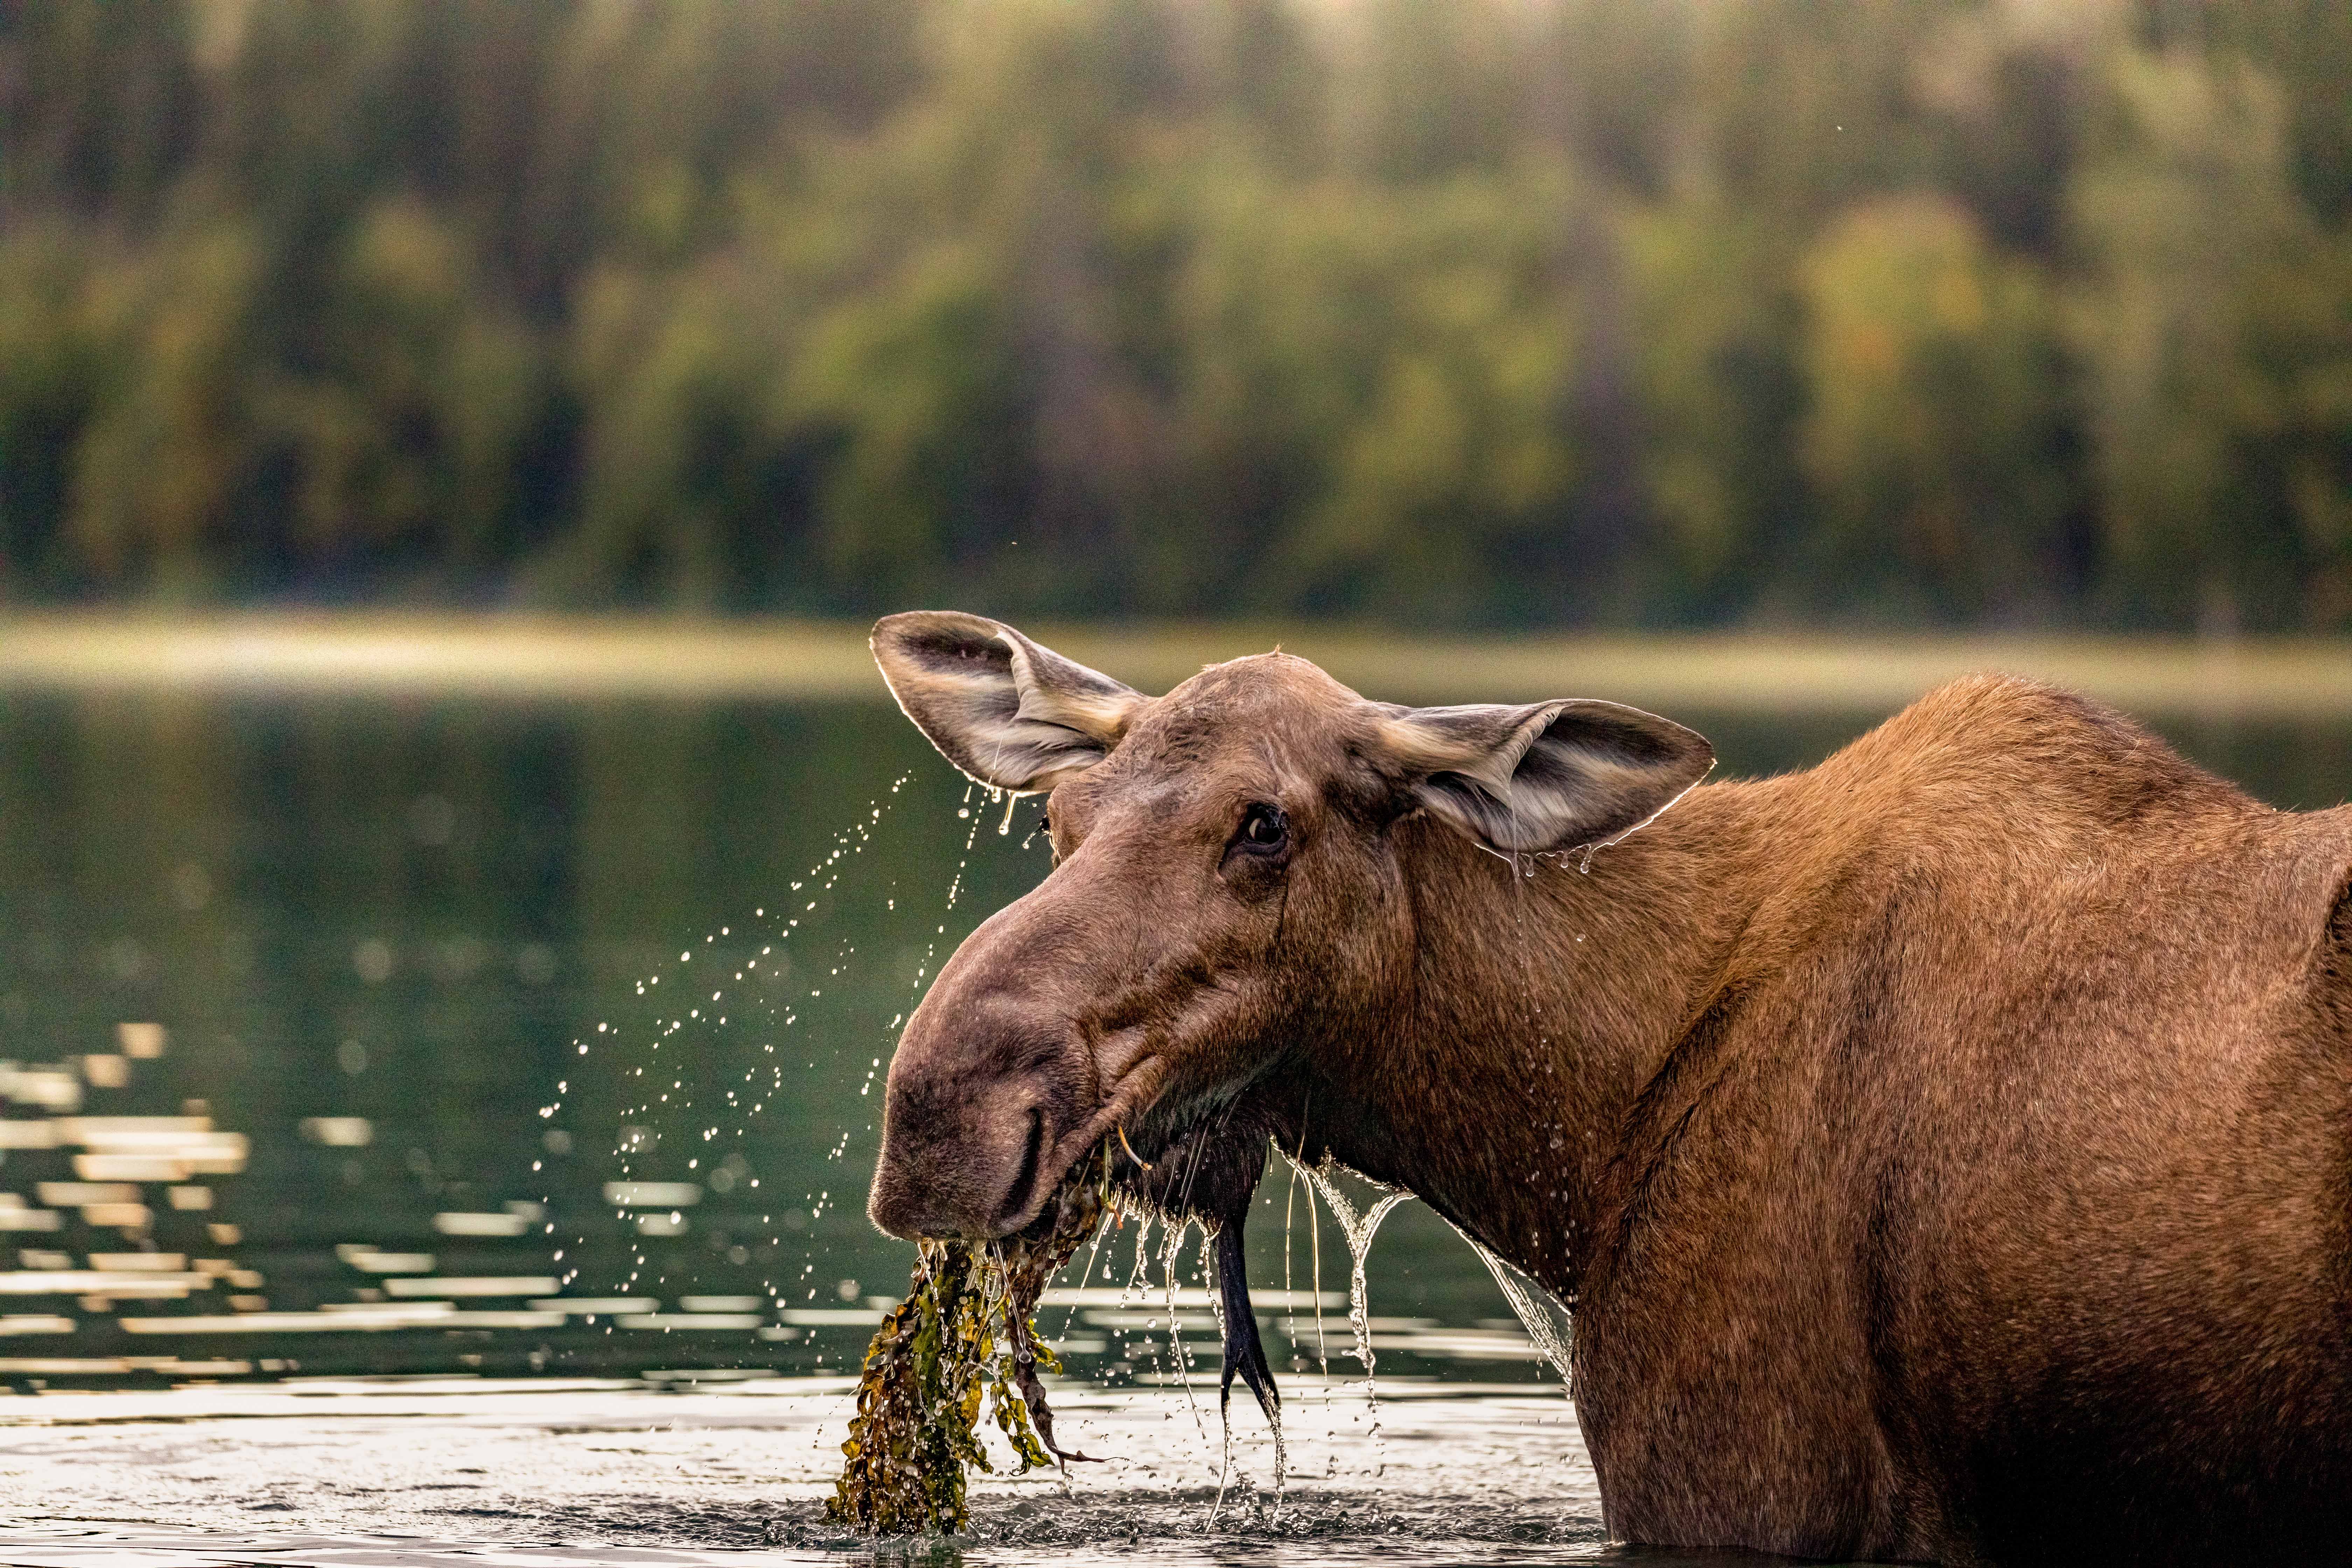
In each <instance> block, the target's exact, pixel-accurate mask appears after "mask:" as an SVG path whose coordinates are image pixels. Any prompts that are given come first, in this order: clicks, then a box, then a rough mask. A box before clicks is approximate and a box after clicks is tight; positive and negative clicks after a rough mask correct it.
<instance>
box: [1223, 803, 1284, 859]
mask: <svg viewBox="0 0 2352 1568" xmlns="http://www.w3.org/2000/svg"><path fill="white" fill-rule="evenodd" d="M1235 837H1236V839H1237V841H1238V842H1239V843H1241V844H1242V845H1244V846H1245V847H1249V848H1252V849H1258V850H1272V849H1279V848H1281V847H1283V845H1284V844H1286V843H1287V842H1288V841H1289V838H1290V823H1289V821H1288V820H1287V819H1286V818H1285V817H1284V816H1283V815H1282V808H1281V807H1280V806H1278V805H1263V804H1261V805H1253V806H1251V807H1250V808H1249V810H1248V811H1246V812H1244V814H1243V815H1242V827H1241V832H1240V833H1239V834H1237V835H1236V836H1235Z"/></svg>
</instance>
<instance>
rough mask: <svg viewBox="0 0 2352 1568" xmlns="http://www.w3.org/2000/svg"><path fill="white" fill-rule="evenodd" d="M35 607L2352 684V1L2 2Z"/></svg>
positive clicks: (14, 423) (6, 372) (20, 495)
mask: <svg viewBox="0 0 2352 1568" xmlns="http://www.w3.org/2000/svg"><path fill="white" fill-rule="evenodd" d="M0 601H13V602H17V603H86V602H115V601H121V602H137V603H159V604H180V605H185V604H217V603H278V602H301V603H326V604H346V603H383V602H397V603H401V604H404V605H415V604H426V605H488V604H499V605H507V604H517V605H548V606H568V607H581V608H593V607H600V606H638V607H674V608H677V609H682V610H694V611H706V612H708V611H716V612H730V613H732V612H748V611H776V612H789V613H799V614H865V613H868V612H872V611H875V610H878V609H885V608H893V607H901V606H905V605H914V604H925V603H954V604H958V605H965V606H968V607H971V608H986V609H993V610H997V611H1000V612H1003V613H1008V614H1009V613H1014V612H1024V611H1038V612H1046V613H1055V614H1064V615H1073V614H1075V615H1108V614H1145V615H1168V616H1215V615H1231V614H1249V615H1274V614H1280V615H1286V616H1356V617H1366V618H1373V619H1379V620H1382V621H1387V622H1392V623H1396V624H1402V625H1418V626H1528V625H1539V624H1540V625H1616V626H1704V625H1721V624H1732V623H1737V624H1762V625H1824V626H1909V625H1969V626H2117V627H2155V628H2173V629H2193V630H2199V631H2203V632H2207V633H2214V634H2226V633H2228V632H2231V631H2233V630H2237V629H2247V630H2261V629H2297V628H2300V629H2309V630H2335V631H2340V630H2344V629H2347V628H2352V5H2346V4H2344V3H2343V0H2226V3H2222V0H2215V3H2210V4H2207V3H2201V0H2072V3H2069V0H1973V3H1962V0H1425V3H1424V0H1295V3H1285V0H10V3H7V4H0Z"/></svg>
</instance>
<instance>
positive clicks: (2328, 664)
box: [0, 611, 2352, 721]
mask: <svg viewBox="0 0 2352 1568" xmlns="http://www.w3.org/2000/svg"><path fill="white" fill-rule="evenodd" d="M1023 629H1024V631H1027V632H1029V633H1030V634H1031V635H1033V636H1034V637H1037V638H1038V640H1039V641H1041V642H1045V643H1046V644H1048V645H1049V646H1052V647H1055V648H1057V649H1059V650H1060V651H1062V652H1064V653H1066V654H1068V655H1069V656H1070V657H1072V658H1076V659H1079V660H1080V661H1082V662H1084V663H1087V664H1090V665H1093V666H1095V667H1096V668H1100V669H1103V670H1105V671H1107V672H1108V673H1110V674H1113V675H1115V676H1117V677H1118V678H1119V679H1122V680H1126V681H1128V682H1129V683H1130V684H1133V685H1135V686H1137V687H1138V688H1139V689H1145V690H1150V691H1161V690H1165V689H1168V688H1169V687H1171V686H1172V685H1174V684H1176V683H1177V682H1178V681H1180V680H1181V679H1184V678H1185V677H1186V676H1188V675H1190V674H1192V672H1193V671H1194V670H1196V669H1198V668H1201V666H1202V665H1204V664H1207V663H1211V662H1213V661H1215V660H1217V659H1221V658H1234V657H1237V656H1239V655H1242V654H1246V653H1255V652H1262V651H1264V650H1265V649H1266V648H1269V647H1275V646H1276V645H1277V644H1278V645H1280V646H1282V647H1285V648H1286V649H1287V650H1289V651H1291V652H1294V653H1297V654H1300V655H1302V656H1304V657H1306V658H1312V659H1314V660H1315V661H1316V662H1317V663H1318V664H1320V665H1322V666H1323V667H1324V668H1326V669H1328V670H1329V671H1330V672H1331V673H1332V674H1333V675H1334V676H1336V677H1337V678H1338V679H1340V680H1343V681H1345V682H1347V683H1348V684H1349V685H1350V686H1353V687H1355V688H1356V689H1359V690H1360V691H1363V692H1365V693H1366V694H1367V695H1370V696H1375V697H1379V698H1382V699H1386V700H1396V701H1407V702H1445V701H1465V700H1486V701H1532V700H1539V699H1542V698H1547V697H1560V696H1588V697H1602V698H1608V699H1610V700H1618V701H1625V702H1632V703H1635V704H1638V705H1642V706H1650V707H1657V708H1661V709H1666V710H1673V709H1682V710H1715V711H1722V710H1737V711H1751V712H1785V713H1809V712H1812V713H1830V712H1834V713H1853V712H1861V711H1867V710H1893V709H1895V708H1898V707H1900V706H1902V705H1903V704H1904V703H1906V702H1907V701H1909V700H1912V699H1913V698H1915V697H1916V696H1918V695H1919V694H1920V693H1921V692H1923V691H1926V690H1927V689H1929V688H1931V687H1933V686H1936V685H1937V684H1939V683H1940V682H1942V681H1944V680H1948V679H1952V678H1953V677H1955V676H1958V675H1962V674H1966V673H1969V672H1970V671H1974V670H1987V669H1993V670H2005V671H2009V672H2011V673H2014V674H2019V675H2027V676H2032V677H2034V678H2036V679H2043V680H2049V681H2053V682H2054V683H2056V684H2059V685H2062V686H2066V687H2070V688H2072V689H2075V690H2078V691H2081V692H2083V693H2084V694H2086V695H2088V696H2091V697H2095V698H2097V699H2099V700H2103V701H2105V702H2109V703H2113V704H2114V705H2116V707H2119V708H2122V709H2125V710H2128V711H2131V712H2135V713H2141V714H2157V715H2165V716H2174V717H2180V716H2188V717H2210V718H2221V719H2270V720H2288V721H2292V720H2321V721H2334V720H2343V719H2347V718H2352V640H2347V639H2338V638H2317V637H2294V638H2251V637H2250V638H2242V639H2235V640H2231V641H2226V642H2215V641H2200V640H2197V639H2193V638H2188V637H2092V636H2066V637H2046V636H1965V637H1955V636H1917V637H1840V636H1825V635H1819V634H1777V633H1773V634H1768V633H1757V632H1710V633H1685V634H1644V633H1578V634H1557V633H1546V634H1531V635H1527V636H1517V637H1514V636H1492V637H1415V636H1410V635H1405V634H1392V633H1384V632H1381V631H1380V630H1377V629H1372V628H1365V627H1361V626H1318V625H1315V624H1312V623H1308V624H1303V625H1291V626H1273V625H1270V624H1259V623H1235V624H1217V625H1196V624H1138V625H1132V626H1101V625H1092V626H1088V625H1069V624H1060V623H1052V622H1045V623H1038V624H1036V625H1034V626H1024V627H1023ZM37 692H49V693H66V694H76V693H80V694H109V693H122V694H142V693H152V694H174V695H231V696H234V695H257V696H268V695H307V696H336V695H341V696H359V697H390V696H408V697H436V698H464V699H478V700H498V701H546V700H558V701H581V700H619V699H655V700H694V701H705V700H824V701H873V702H880V701H885V700H887V696H888V694H887V691H886V690H885V689H884V688H883V685H882V682H881V680H880V679H879V677H878V676H877V674H876V672H875V669H874V666H873V663H872V660H871V658H869V657H868V655H867V652H866V626H863V625H862V624H856V623H849V622H822V621H787V620H770V621H761V620H740V621H739V620H729V621H715V620H692V619H678V618H674V617H653V616H625V617H624V616H595V617H591V616H520V615H513V616H509V615H480V616H459V615H429V616H428V615H392V614H383V613H374V612H370V613H348V614H346V613H330V612H320V611H285V612H260V613H243V614H235V615H206V616H164V615H150V614H123V613H115V612H103V613H64V612H40V613H25V614H0V694H24V693H37Z"/></svg>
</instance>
